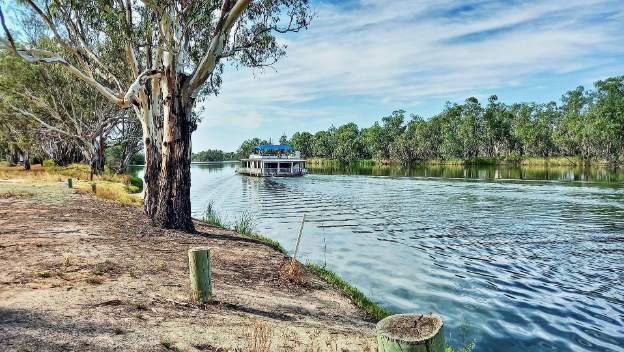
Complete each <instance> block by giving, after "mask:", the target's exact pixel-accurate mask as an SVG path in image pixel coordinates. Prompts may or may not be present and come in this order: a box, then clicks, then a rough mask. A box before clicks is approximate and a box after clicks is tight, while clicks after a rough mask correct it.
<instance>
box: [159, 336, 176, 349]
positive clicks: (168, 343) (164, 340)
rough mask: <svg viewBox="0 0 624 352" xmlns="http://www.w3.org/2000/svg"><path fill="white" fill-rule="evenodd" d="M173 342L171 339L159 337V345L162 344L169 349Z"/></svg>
mask: <svg viewBox="0 0 624 352" xmlns="http://www.w3.org/2000/svg"><path fill="white" fill-rule="evenodd" d="M174 344H175V342H173V340H171V339H169V338H162V339H160V345H161V346H163V347H164V348H166V349H168V350H170V349H172V348H173V345H174Z"/></svg>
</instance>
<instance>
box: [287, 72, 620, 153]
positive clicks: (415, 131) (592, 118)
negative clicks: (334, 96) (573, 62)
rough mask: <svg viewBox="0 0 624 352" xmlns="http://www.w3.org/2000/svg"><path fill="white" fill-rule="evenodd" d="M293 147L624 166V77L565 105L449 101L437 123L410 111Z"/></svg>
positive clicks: (303, 136)
mask: <svg viewBox="0 0 624 352" xmlns="http://www.w3.org/2000/svg"><path fill="white" fill-rule="evenodd" d="M291 144H293V146H295V147H296V148H297V149H300V150H301V151H302V153H303V155H304V156H305V157H318V158H327V159H335V160H339V161H342V162H351V161H355V160H358V159H371V158H372V159H391V160H393V161H397V162H400V163H402V164H414V163H418V162H422V161H425V160H431V159H461V160H467V161H471V160H475V159H476V158H480V157H488V158H492V159H494V158H495V159H512V160H517V159H519V158H525V157H543V158H548V157H554V156H560V157H580V158H582V159H585V160H601V161H607V162H610V163H622V162H624V76H619V77H613V78H608V79H605V80H603V81H598V82H596V83H595V85H594V89H593V90H591V91H587V90H585V89H584V88H583V87H578V88H576V89H574V90H571V91H569V92H567V93H565V94H564V95H563V97H562V98H561V103H560V104H557V103H555V102H550V103H546V104H537V103H515V104H510V105H507V104H504V103H502V102H500V101H499V100H498V97H497V96H496V95H493V96H491V97H490V98H489V99H488V101H487V104H486V105H485V106H483V105H482V104H481V102H479V101H478V100H477V99H476V98H474V97H470V98H468V99H466V100H465V101H464V103H462V104H452V103H447V104H446V105H445V107H444V109H443V110H442V112H441V113H439V114H437V115H435V116H432V117H431V118H429V119H424V118H422V117H420V116H416V115H412V116H411V120H410V121H409V122H407V123H406V122H405V111H403V110H397V111H394V112H392V114H390V115H388V116H385V117H382V119H381V123H380V122H375V123H374V124H373V125H372V126H371V127H368V128H362V129H358V127H357V125H355V124H354V123H347V124H345V125H343V126H339V127H338V128H335V127H333V126H332V127H330V128H329V129H327V130H325V131H319V132H316V133H315V134H310V133H308V132H296V133H295V134H293V137H292V138H291Z"/></svg>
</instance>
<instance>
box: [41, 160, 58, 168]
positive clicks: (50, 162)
mask: <svg viewBox="0 0 624 352" xmlns="http://www.w3.org/2000/svg"><path fill="white" fill-rule="evenodd" d="M41 164H42V165H43V167H54V166H56V163H55V162H54V160H52V159H46V160H44V161H43V163H41Z"/></svg>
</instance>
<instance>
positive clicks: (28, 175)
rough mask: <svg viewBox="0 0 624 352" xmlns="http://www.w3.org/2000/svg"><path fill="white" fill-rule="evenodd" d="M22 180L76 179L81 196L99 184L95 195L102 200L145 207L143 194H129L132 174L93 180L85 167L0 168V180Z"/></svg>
mask: <svg viewBox="0 0 624 352" xmlns="http://www.w3.org/2000/svg"><path fill="white" fill-rule="evenodd" d="M13 178H21V179H28V180H31V181H37V182H48V183H50V182H66V181H67V179H68V178H71V179H72V180H73V188H74V190H75V191H76V192H79V193H91V194H92V193H93V191H92V188H91V185H92V184H95V185H96V193H95V195H96V196H97V197H99V198H103V199H108V200H114V201H118V202H121V203H125V204H136V205H141V204H143V198H142V197H141V195H140V194H134V193H129V192H128V185H129V184H130V179H131V177H130V176H129V175H117V174H113V173H106V172H105V173H103V174H102V175H94V176H93V181H91V180H90V170H89V167H88V166H87V165H84V164H71V165H68V166H64V167H58V166H54V167H42V166H41V165H33V166H32V169H31V170H29V171H26V170H24V169H23V168H21V167H18V166H0V179H13ZM0 197H2V195H1V194H0Z"/></svg>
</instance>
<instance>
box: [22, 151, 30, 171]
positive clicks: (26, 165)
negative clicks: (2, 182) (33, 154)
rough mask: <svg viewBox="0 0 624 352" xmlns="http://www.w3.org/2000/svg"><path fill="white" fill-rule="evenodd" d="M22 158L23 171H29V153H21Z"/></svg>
mask: <svg viewBox="0 0 624 352" xmlns="http://www.w3.org/2000/svg"><path fill="white" fill-rule="evenodd" d="M22 158H23V159H24V170H30V153H28V152H24V153H22Z"/></svg>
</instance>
